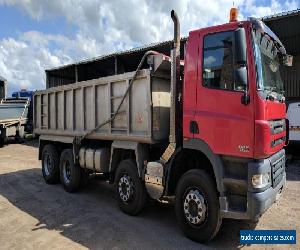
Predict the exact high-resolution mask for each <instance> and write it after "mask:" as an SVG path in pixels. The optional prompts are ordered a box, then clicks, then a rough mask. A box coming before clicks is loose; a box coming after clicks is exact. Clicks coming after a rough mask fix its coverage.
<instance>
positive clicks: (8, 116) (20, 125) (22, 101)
mask: <svg viewBox="0 0 300 250" xmlns="http://www.w3.org/2000/svg"><path fill="white" fill-rule="evenodd" d="M29 106H30V100H29V99H28V98H6V99H2V100H1V101H0V146H3V144H4V143H5V142H6V141H7V139H8V138H11V137H13V138H15V139H23V138H24V136H25V127H26V125H27V122H28V118H27V115H28V109H29Z"/></svg>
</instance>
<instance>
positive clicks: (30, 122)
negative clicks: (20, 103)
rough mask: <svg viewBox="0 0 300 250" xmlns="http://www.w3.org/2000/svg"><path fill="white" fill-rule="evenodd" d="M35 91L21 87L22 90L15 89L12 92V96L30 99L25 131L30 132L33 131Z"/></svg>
mask: <svg viewBox="0 0 300 250" xmlns="http://www.w3.org/2000/svg"><path fill="white" fill-rule="evenodd" d="M33 93H34V92H33V91H31V90H26V89H21V90H20V91H15V92H13V93H12V95H11V96H12V98H16V99H20V98H27V99H28V100H29V106H28V112H27V117H26V118H27V122H26V124H25V132H26V133H28V134H32V133H33Z"/></svg>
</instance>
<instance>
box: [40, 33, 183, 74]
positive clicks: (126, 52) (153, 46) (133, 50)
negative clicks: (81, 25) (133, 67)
mask: <svg viewBox="0 0 300 250" xmlns="http://www.w3.org/2000/svg"><path fill="white" fill-rule="evenodd" d="M186 40H187V37H182V38H181V42H185V41H186ZM172 42H173V40H168V41H163V42H157V43H150V44H147V45H144V46H141V47H137V48H132V49H128V50H122V51H116V52H113V53H110V54H105V55H101V56H97V57H93V58H88V59H84V60H81V61H77V62H74V63H71V64H66V65H62V66H58V67H54V68H51V69H47V70H46V71H52V70H56V69H63V68H66V67H70V66H75V65H81V64H86V63H90V62H94V61H99V60H104V59H106V58H111V57H114V56H122V55H126V54H131V53H134V52H139V51H143V50H151V49H155V48H157V47H160V46H164V45H168V44H171V43H172Z"/></svg>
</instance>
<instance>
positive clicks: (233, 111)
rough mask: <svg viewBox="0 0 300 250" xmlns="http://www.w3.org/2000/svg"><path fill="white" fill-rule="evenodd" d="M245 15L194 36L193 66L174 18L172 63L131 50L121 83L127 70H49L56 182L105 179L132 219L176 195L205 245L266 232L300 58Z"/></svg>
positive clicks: (42, 97)
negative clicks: (287, 99)
mask: <svg viewBox="0 0 300 250" xmlns="http://www.w3.org/2000/svg"><path fill="white" fill-rule="evenodd" d="M235 13H236V11H235V10H233V11H232V12H231V20H230V23H226V24H223V25H218V26H213V27H207V28H203V29H199V30H195V31H191V32H190V33H189V37H188V39H187V42H186V44H185V51H184V52H185V55H184V60H180V25H179V20H178V18H177V15H176V13H175V12H174V11H172V14H171V16H172V19H173V22H174V44H173V46H172V47H173V48H172V50H171V52H170V55H171V57H169V56H168V55H164V54H162V53H158V52H156V51H151V50H150V51H147V52H146V53H145V54H141V55H140V57H139V60H138V62H137V60H136V55H135V57H133V56H132V55H131V53H130V51H129V52H128V53H126V54H124V57H123V65H122V68H121V71H122V72H120V71H119V70H118V67H119V64H120V62H116V63H115V64H109V63H106V64H104V65H105V66H103V68H99V67H95V65H93V64H91V66H90V67H89V66H88V64H85V65H83V67H82V68H77V67H75V69H74V70H70V71H66V72H64V73H61V71H60V69H59V68H55V69H53V70H47V79H46V80H47V86H49V84H51V86H54V85H55V86H56V87H52V88H48V89H46V90H43V91H37V92H35V93H34V132H35V133H36V134H39V135H40V141H39V142H40V143H39V159H41V160H42V172H43V176H44V179H45V181H46V182H47V183H49V184H52V183H57V182H59V181H60V182H61V183H62V184H63V186H64V188H65V190H66V191H68V192H74V191H77V190H78V189H79V188H80V187H81V186H82V184H83V183H85V182H86V180H87V177H88V175H89V174H91V173H100V174H102V175H103V179H105V180H107V181H109V182H110V183H112V184H114V185H115V192H116V197H117V200H118V203H119V206H120V208H121V209H122V210H123V211H124V212H125V213H127V214H130V215H136V214H138V213H139V212H141V211H142V209H143V208H144V206H145V201H146V199H147V197H151V198H152V199H158V200H159V199H162V198H164V197H167V196H175V210H176V216H177V220H178V222H179V225H180V227H181V229H182V230H183V231H184V233H185V234H186V235H187V236H188V237H190V238H191V239H193V240H197V241H201V242H205V241H208V240H211V239H212V238H213V237H214V236H215V235H216V234H217V232H218V230H219V228H220V225H221V223H222V219H223V218H232V219H241V220H250V221H257V220H258V219H259V217H260V216H261V215H262V214H263V213H264V212H265V211H266V210H267V209H268V208H269V207H270V206H271V205H272V204H273V203H274V202H275V200H276V197H278V195H279V194H280V193H281V191H282V189H283V187H284V184H285V177H286V174H285V151H284V149H283V147H284V146H285V143H286V123H285V118H286V106H285V103H284V96H283V93H284V92H283V89H282V88H283V87H282V86H283V84H282V81H281V78H280V73H279V68H280V67H281V66H280V65H282V64H290V63H291V57H289V56H288V55H287V54H286V52H285V49H284V46H283V45H282V43H281V42H280V41H279V39H278V38H277V36H276V35H275V34H274V33H273V32H272V31H271V30H270V29H269V28H268V27H267V26H265V25H264V23H263V22H262V21H259V20H257V19H250V20H248V21H243V22H241V21H237V19H236V15H235ZM137 21H138V20H137ZM103 60H105V58H104V59H103ZM124 62H126V63H124ZM133 67H135V68H136V70H135V71H134V70H132V68H133ZM62 68H65V67H62ZM128 69H131V70H129V71H128ZM262 69H264V70H262ZM118 72H120V73H118ZM101 74H102V75H101ZM75 204H76V203H74V205H75Z"/></svg>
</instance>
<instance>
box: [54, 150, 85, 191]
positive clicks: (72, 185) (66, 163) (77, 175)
mask: <svg viewBox="0 0 300 250" xmlns="http://www.w3.org/2000/svg"><path fill="white" fill-rule="evenodd" d="M59 165H60V181H61V183H62V184H63V187H64V189H65V190H66V191H67V192H75V191H77V190H78V189H79V187H80V182H81V168H80V167H79V166H78V165H77V164H75V163H74V158H73V152H72V150H71V149H65V150H64V151H63V152H62V154H61V156H60V164H59Z"/></svg>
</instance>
